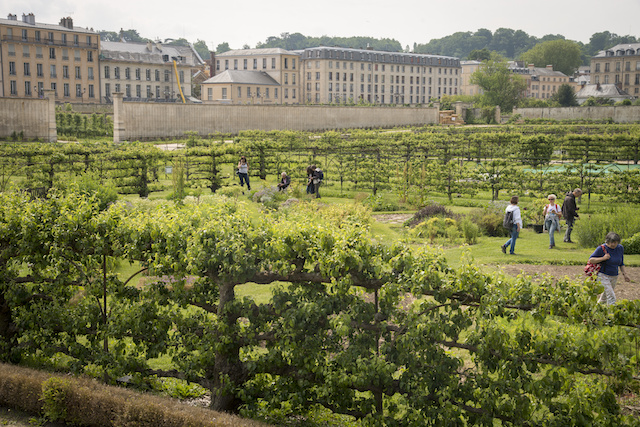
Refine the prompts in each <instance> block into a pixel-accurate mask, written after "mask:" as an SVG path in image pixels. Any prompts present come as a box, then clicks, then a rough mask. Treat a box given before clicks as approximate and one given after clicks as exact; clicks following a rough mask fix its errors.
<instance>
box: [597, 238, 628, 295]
mask: <svg viewBox="0 0 640 427" xmlns="http://www.w3.org/2000/svg"><path fill="white" fill-rule="evenodd" d="M588 262H589V264H600V271H598V280H599V281H600V283H601V284H602V286H603V287H604V292H603V293H602V294H600V297H599V298H598V302H599V303H607V304H609V305H612V304H615V303H616V294H615V292H614V289H615V287H616V283H617V282H618V270H620V271H621V272H622V275H623V276H624V280H625V281H627V282H630V281H631V279H629V276H627V273H626V271H625V269H624V246H622V245H621V244H620V236H619V235H618V234H617V233H614V232H611V233H608V234H607V236H606V237H605V238H604V244H603V245H600V246H598V247H597V248H596V250H595V251H593V253H592V254H591V257H589V261H588Z"/></svg>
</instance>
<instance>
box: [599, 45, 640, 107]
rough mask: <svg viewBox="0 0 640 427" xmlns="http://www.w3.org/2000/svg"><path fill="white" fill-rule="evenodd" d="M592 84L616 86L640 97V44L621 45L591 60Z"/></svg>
mask: <svg viewBox="0 0 640 427" xmlns="http://www.w3.org/2000/svg"><path fill="white" fill-rule="evenodd" d="M591 84H592V85H607V84H614V85H616V86H618V88H619V89H621V90H623V91H624V92H626V93H627V94H629V95H631V96H633V97H635V98H638V97H639V96H640V43H633V44H619V45H616V46H614V47H612V48H611V49H606V50H601V51H600V52H598V54H597V55H596V56H594V57H592V58H591Z"/></svg>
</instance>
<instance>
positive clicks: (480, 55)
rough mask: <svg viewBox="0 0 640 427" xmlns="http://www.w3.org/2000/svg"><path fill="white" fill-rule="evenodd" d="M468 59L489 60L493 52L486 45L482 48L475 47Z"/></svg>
mask: <svg viewBox="0 0 640 427" xmlns="http://www.w3.org/2000/svg"><path fill="white" fill-rule="evenodd" d="M467 59H469V60H476V61H488V60H489V59H491V52H490V51H489V49H487V48H486V47H484V48H482V49H474V50H472V51H471V52H469V57H468V58H467Z"/></svg>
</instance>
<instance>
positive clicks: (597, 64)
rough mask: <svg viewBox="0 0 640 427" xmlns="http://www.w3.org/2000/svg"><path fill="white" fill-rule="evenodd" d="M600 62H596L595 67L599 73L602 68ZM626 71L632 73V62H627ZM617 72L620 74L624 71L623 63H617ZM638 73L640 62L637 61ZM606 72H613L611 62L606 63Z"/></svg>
mask: <svg viewBox="0 0 640 427" xmlns="http://www.w3.org/2000/svg"><path fill="white" fill-rule="evenodd" d="M600 64H601V63H600V62H596V63H595V65H596V67H595V72H596V73H599V72H600V69H601V66H600ZM624 70H625V71H631V61H627V62H625V63H624ZM615 71H616V72H620V71H622V62H616V63H615ZM636 71H640V61H636ZM604 72H605V73H609V72H611V63H609V62H605V63H604Z"/></svg>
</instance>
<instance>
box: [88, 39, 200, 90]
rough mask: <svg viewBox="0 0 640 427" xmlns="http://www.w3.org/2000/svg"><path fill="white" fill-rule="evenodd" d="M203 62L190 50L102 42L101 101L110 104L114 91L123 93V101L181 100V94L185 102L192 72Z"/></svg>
mask: <svg viewBox="0 0 640 427" xmlns="http://www.w3.org/2000/svg"><path fill="white" fill-rule="evenodd" d="M174 63H175V66H174ZM203 63H204V62H203V60H202V58H200V55H198V53H197V52H196V51H195V50H194V49H193V48H191V47H185V46H166V45H162V44H160V43H152V42H148V43H133V42H102V44H101V49H100V84H101V86H102V94H103V99H102V101H103V102H111V99H112V98H111V95H112V93H114V92H123V93H124V99H125V100H136V101H168V102H174V101H176V100H178V101H182V99H181V96H180V92H181V91H182V94H183V95H184V97H185V100H186V99H187V98H190V97H191V77H192V70H194V69H196V68H197V67H199V66H201V65H202V64H203Z"/></svg>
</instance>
